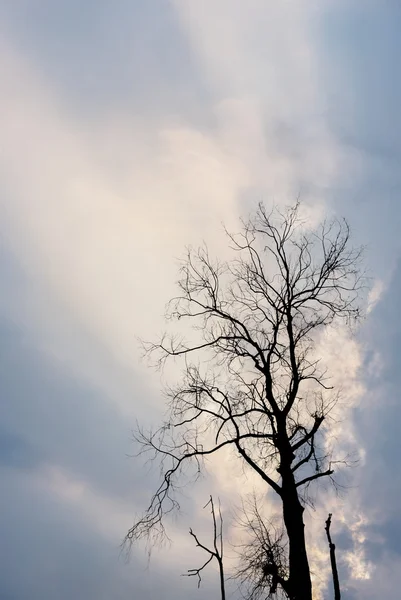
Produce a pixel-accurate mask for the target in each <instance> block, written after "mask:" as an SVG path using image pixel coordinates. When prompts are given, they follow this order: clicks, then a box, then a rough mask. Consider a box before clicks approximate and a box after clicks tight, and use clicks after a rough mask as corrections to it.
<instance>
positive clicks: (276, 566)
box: [126, 203, 363, 600]
mask: <svg viewBox="0 0 401 600" xmlns="http://www.w3.org/2000/svg"><path fill="white" fill-rule="evenodd" d="M349 234H350V232H349V227H348V225H347V223H346V222H345V221H340V220H332V221H330V222H323V223H322V224H321V225H320V226H319V228H318V229H316V230H313V231H311V230H310V229H308V228H307V227H306V226H305V223H302V222H301V219H300V205H299V203H297V204H296V205H295V207H293V208H291V209H289V210H287V211H286V212H284V213H282V212H280V211H279V210H278V209H275V210H273V211H272V212H271V213H268V212H266V209H265V207H264V206H263V205H260V206H259V209H258V211H257V213H256V215H255V216H254V218H252V219H251V220H250V221H248V222H243V223H242V232H241V233H240V234H238V235H232V234H227V235H228V239H229V243H230V246H231V248H232V250H233V253H234V256H233V258H232V260H231V261H229V262H224V263H222V262H219V261H213V260H211V258H210V257H209V254H208V251H207V249H206V248H205V247H203V248H201V249H199V250H198V251H193V250H188V253H187V256H186V259H185V260H184V261H183V263H182V266H181V276H180V280H179V282H178V287H179V295H178V296H177V297H176V298H174V299H173V300H171V302H170V303H169V305H168V318H169V319H171V320H173V321H174V320H175V321H181V320H187V321H189V322H190V323H191V322H193V325H194V326H193V327H192V333H193V336H194V339H193V341H192V342H188V341H186V340H185V339H183V338H180V337H177V336H171V337H168V336H164V337H163V339H162V340H161V342H160V343H157V344H153V343H151V344H145V350H146V352H147V353H149V354H150V355H151V356H153V357H154V358H155V359H156V364H158V365H159V366H162V365H163V364H164V362H165V361H166V360H167V359H168V358H169V357H182V358H183V361H184V374H183V376H182V379H181V381H179V383H178V385H177V387H175V388H171V389H169V390H168V391H167V396H168V407H169V413H168V416H167V419H166V421H165V422H164V424H163V425H162V426H161V427H160V428H159V429H157V430H156V431H150V432H146V431H143V430H139V432H138V434H137V439H138V441H139V442H140V444H141V447H142V452H150V453H151V456H153V458H156V459H160V461H161V465H162V476H161V483H160V485H159V487H158V489H157V490H156V492H155V494H154V495H153V497H152V498H151V501H150V504H149V506H148V508H147V510H146V512H145V513H144V515H143V517H142V518H141V519H139V520H138V521H137V522H136V523H135V524H134V525H133V527H132V528H131V529H130V531H129V532H128V534H127V536H126V542H128V543H129V542H132V541H134V540H138V539H141V538H147V539H148V540H150V541H151V542H157V541H159V540H160V539H161V538H162V537H163V536H164V535H165V530H164V517H165V515H166V514H167V513H170V512H171V511H174V510H176V509H179V501H178V498H177V493H176V492H177V489H178V487H182V486H183V485H185V483H189V482H192V481H194V480H196V479H197V477H198V476H199V474H200V473H201V468H202V463H203V461H204V459H205V458H206V457H208V456H210V455H212V454H215V453H217V452H219V450H220V449H222V448H227V447H229V448H231V449H232V451H233V453H234V454H236V455H237V457H238V460H239V461H240V462H242V464H243V465H244V466H245V467H246V468H249V469H251V470H253V471H254V472H255V473H256V474H257V475H258V476H259V477H260V478H261V479H262V480H263V482H265V484H266V487H267V488H270V489H271V490H273V491H274V492H275V493H276V494H277V496H278V497H279V499H280V502H281V504H282V521H283V532H284V533H283V535H284V534H285V536H284V537H285V548H286V560H285V561H284V562H278V559H280V561H281V559H282V558H283V554H282V553H280V552H278V546H277V540H276V539H275V537H274V535H271V534H270V533H269V532H268V530H267V529H266V531H265V533H264V534H263V535H264V539H265V542H266V551H264V559H263V560H262V557H261V562H260V565H259V566H260V569H259V578H260V580H259V584H260V585H259V587H257V589H258V590H259V592H258V593H260V594H262V593H265V592H267V593H268V594H270V595H274V594H276V595H277V594H279V593H281V594H283V593H284V594H285V595H286V596H287V597H289V598H291V599H292V600H312V584H311V577H310V568H309V562H308V555H307V548H306V542H305V523H304V503H305V501H306V494H307V490H308V488H309V486H310V485H311V484H312V483H313V482H315V481H317V480H321V479H323V478H326V479H327V478H332V475H333V472H334V468H335V462H333V460H332V456H331V453H330V452H328V451H327V447H326V445H324V444H323V441H324V430H325V424H326V423H327V417H328V415H329V414H330V412H331V410H332V409H333V407H334V405H335V404H336V402H337V400H338V393H335V392H334V391H333V390H332V388H331V387H330V385H329V380H328V378H327V374H326V371H325V370H324V369H323V368H322V367H321V364H320V361H319V357H318V356H316V349H317V343H318V336H319V334H320V333H321V331H322V330H324V328H326V327H328V326H334V325H335V324H336V323H338V322H341V321H345V322H346V323H350V322H352V321H353V320H354V319H357V318H358V317H359V314H360V309H359V303H358V299H359V291H360V289H361V287H362V285H363V278H362V276H361V274H360V270H359V265H360V258H361V249H354V248H350V247H349ZM200 353H201V354H202V357H203V360H202V362H201V361H200V360H197V359H196V357H197V356H199V354H200ZM191 357H194V358H193V359H192V358H191ZM269 540H270V541H269ZM256 542H257V538H256V541H255V543H256ZM269 548H270V550H269ZM283 565H285V568H284V566H283ZM254 567H255V565H253V566H252V568H254ZM242 575H243V576H244V577H246V573H245V572H243V573H242ZM253 575H255V573H253Z"/></svg>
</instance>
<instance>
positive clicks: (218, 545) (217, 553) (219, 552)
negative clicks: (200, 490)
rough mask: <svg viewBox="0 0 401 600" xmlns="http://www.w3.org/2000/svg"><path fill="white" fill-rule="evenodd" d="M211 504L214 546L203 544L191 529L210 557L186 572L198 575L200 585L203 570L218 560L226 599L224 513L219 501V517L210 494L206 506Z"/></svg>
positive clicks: (190, 575)
mask: <svg viewBox="0 0 401 600" xmlns="http://www.w3.org/2000/svg"><path fill="white" fill-rule="evenodd" d="M207 506H210V511H211V513H212V521H213V548H209V547H208V546H205V544H202V543H201V542H200V541H199V538H198V536H197V535H196V533H194V532H193V530H192V529H190V530H189V534H190V535H191V536H192V537H193V538H194V540H195V543H196V546H197V547H198V548H201V550H203V551H204V552H206V554H207V555H208V559H207V560H206V562H204V563H203V565H202V566H201V567H199V568H197V569H188V572H187V573H186V575H187V577H193V576H196V577H197V578H198V587H200V585H201V582H202V575H201V573H202V571H203V570H204V569H205V568H206V567H207V566H208V564H209V563H211V562H212V560H213V559H215V560H216V562H217V564H218V568H219V579H220V598H221V600H226V584H225V579H224V563H223V558H224V554H223V515H222V514H221V507H220V501H219V511H218V513H219V515H218V519H217V516H216V510H215V507H214V502H213V496H210V499H209V502H208V503H207V504H206V505H205V506H204V508H206V507H207Z"/></svg>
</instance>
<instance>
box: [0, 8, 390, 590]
mask: <svg viewBox="0 0 401 600" xmlns="http://www.w3.org/2000/svg"><path fill="white" fill-rule="evenodd" d="M245 4H246V6H245ZM0 17H1V18H0V22H1V25H0V34H1V37H0V75H1V77H0V81H1V86H2V90H1V94H0V127H1V131H2V138H1V145H0V225H1V230H0V232H1V236H0V250H1V254H0V275H1V280H2V283H3V285H2V293H1V295H0V356H1V360H0V372H1V378H0V381H1V384H2V385H1V387H2V390H1V391H2V393H1V405H0V470H1V479H2V493H1V495H0V536H1V539H2V544H1V550H0V557H1V561H0V565H1V566H0V597H1V598H4V599H7V600H8V599H10V600H25V599H28V598H29V599H30V600H35V599H36V598H38V599H39V598H40V599H41V600H53V598H59V599H60V600H64V599H69V598H71V597H74V598H76V599H77V600H80V599H82V600H83V599H85V600H86V599H87V598H92V597H96V598H99V599H103V598H104V599H106V598H107V599H109V598H117V599H120V598H121V600H125V599H127V598H132V597H134V598H138V600H145V599H148V598H149V599H150V598H154V597H166V598H170V597H171V598H178V599H179V598H186V599H188V598H201V597H206V596H207V594H210V593H212V592H211V590H212V589H213V587H208V586H213V573H211V574H210V578H209V579H208V581H207V582H206V584H205V585H206V587H205V588H204V589H203V590H202V589H201V591H198V590H197V589H196V585H194V582H193V581H189V580H187V579H183V578H180V576H179V575H180V573H181V572H183V571H185V570H186V568H189V567H191V566H193V563H194V561H195V562H196V560H197V558H196V554H195V553H194V551H193V548H192V547H191V542H190V540H189V539H188V537H187V536H186V533H185V532H186V529H187V526H188V524H192V525H194V524H195V523H194V520H196V519H198V518H199V511H200V510H201V507H202V505H203V504H204V502H203V497H202V498H201V497H200V496H202V494H203V495H204V496H205V501H206V500H207V497H208V493H209V488H208V485H207V484H206V483H204V484H202V485H201V487H200V490H199V496H198V497H196V498H194V500H193V501H191V500H188V502H187V507H186V511H185V514H184V515H183V518H182V521H181V522H177V523H173V524H172V525H171V528H172V533H173V534H174V537H175V539H176V543H175V544H174V545H173V546H172V548H170V549H169V551H164V552H163V551H160V552H157V553H156V554H155V556H154V558H153V560H152V562H151V564H150V566H149V567H148V566H147V559H146V553H145V552H144V549H143V548H138V549H135V550H134V552H133V555H132V557H131V561H130V563H129V564H128V565H127V564H126V563H125V561H124V560H123V559H122V558H121V557H120V556H119V544H120V541H121V539H122V537H123V536H124V534H125V532H126V530H127V528H128V527H129V526H130V524H131V522H132V519H133V518H134V515H135V514H136V512H137V511H140V510H141V508H143V506H144V504H145V502H146V499H147V497H148V495H149V493H150V491H151V489H152V485H153V484H154V481H155V476H156V474H154V473H148V471H147V470H146V469H145V468H143V467H142V466H141V465H140V464H139V463H138V462H137V461H134V460H133V459H130V458H128V455H130V454H132V452H133V444H132V439H131V430H132V429H133V427H134V426H135V422H136V419H138V420H140V421H142V422H145V423H152V422H156V421H157V419H158V417H159V416H160V414H161V412H162V410H163V405H162V400H161V398H160V394H159V388H160V379H159V376H158V375H157V374H156V373H154V372H153V371H149V370H147V369H146V367H145V365H144V364H143V363H142V362H141V361H140V352H139V348H138V344H137V337H138V336H139V337H146V338H149V337H150V338H152V337H155V336H157V334H158V333H159V332H160V331H161V330H162V329H163V309H164V304H165V301H167V300H168V298H169V297H170V296H171V295H172V294H173V293H174V285H173V284H174V281H175V279H176V259H177V257H179V256H180V255H181V254H182V251H183V248H184V246H185V245H186V244H190V243H194V244H196V243H198V242H199V241H201V240H202V239H205V240H207V241H208V243H209V245H210V246H211V248H212V250H213V251H215V252H217V253H219V254H221V255H224V252H225V245H224V239H223V236H222V233H221V226H220V223H221V221H223V220H224V221H225V222H226V223H227V225H228V226H231V227H234V228H235V224H236V223H237V220H238V217H239V216H241V215H243V214H246V213H247V212H248V211H249V210H250V209H252V207H253V206H255V203H256V202H257V201H259V200H264V201H265V202H266V203H267V204H269V203H272V202H273V200H274V201H275V202H276V203H278V204H281V203H288V202H291V201H292V200H293V199H294V198H295V197H296V196H297V195H298V194H299V193H300V194H301V197H302V198H303V199H304V201H305V205H306V206H307V210H308V215H309V218H310V220H311V222H314V221H317V220H319V219H320V218H321V216H322V215H324V214H336V215H340V216H345V217H346V218H347V219H348V220H349V222H350V224H351V227H352V230H353V232H354V236H355V239H356V241H357V242H360V243H363V244H366V245H367V252H366V261H367V265H368V267H369V268H370V275H371V277H372V286H373V292H372V295H371V298H370V300H371V306H370V311H369V314H368V316H367V318H366V320H365V322H364V323H363V326H362V328H361V330H360V331H359V332H358V335H357V336H356V337H354V338H348V337H344V338H341V339H334V340H333V339H331V340H330V339H329V340H328V346H327V348H326V350H325V351H326V352H327V356H328V357H329V359H330V360H331V363H332V366H333V369H334V371H336V369H337V372H338V373H337V377H338V378H339V381H340V382H341V383H342V384H343V385H345V386H346V387H347V389H348V390H349V396H350V409H349V417H348V422H349V425H348V426H347V428H346V432H345V433H344V432H343V433H344V436H345V437H346V436H348V437H347V440H348V441H349V440H351V441H352V443H353V444H354V445H355V446H356V447H357V449H358V452H359V453H360V456H361V461H360V465H359V467H358V468H357V469H355V470H354V471H353V473H352V484H353V485H352V487H351V488H350V490H349V491H348V493H347V494H346V495H344V497H341V498H333V497H332V496H330V495H327V494H326V495H325V494H323V496H322V498H323V500H322V502H323V507H322V510H326V508H332V507H333V503H334V507H335V510H333V512H335V514H337V515H338V522H337V525H336V527H337V529H336V530H334V531H335V532H336V534H337V537H338V547H339V550H340V553H341V556H342V567H341V569H342V574H343V580H344V583H345V585H346V590H345V593H344V597H345V599H346V600H351V599H352V600H355V599H362V598H364V600H366V599H368V600H369V599H370V598H371V599H372V600H373V599H374V598H379V597H384V598H386V597H389V598H390V597H394V595H395V594H396V593H397V590H398V589H399V587H400V585H401V580H400V573H401V569H400V566H401V542H400V539H401V537H400V532H401V518H400V512H399V502H398V498H399V495H400V491H401V477H400V474H399V473H400V470H399V468H398V459H397V457H398V456H399V454H400V452H401V442H400V436H399V426H400V423H401V402H400V398H399V389H400V381H399V378H400V372H401V368H400V367H401V365H400V353H399V348H400V343H401V326H400V323H399V299H400V297H401V263H400V256H401V244H400V241H399V226H400V223H401V200H400V196H401V175H400V169H399V165H400V162H401V141H400V140H401V119H400V116H399V106H400V105H401V78H400V77H399V72H398V71H399V67H398V62H399V57H400V56H401V38H400V36H399V31H400V30H401V8H400V4H399V2H397V1H396V0H394V1H392V0H386V1H383V0H380V1H379V0H376V1H375V0H364V1H357V0H348V1H345V0H324V1H323V2H314V1H312V0H297V1H295V0H294V1H293V2H292V1H290V0H288V1H287V2H283V3H277V2H273V1H270V0H268V1H266V0H249V1H248V2H246V3H243V2H242V1H241V0H202V2H198V1H197V0H169V1H168V0H147V1H146V2H138V1H131V2H128V1H125V0H121V1H120V2H111V1H101V0H98V1H96V2H95V1H92V0H88V1H87V2H84V3H82V2H76V1H75V0H73V1H70V2H66V1H65V0H35V1H32V0H15V1H14V2H0ZM330 344H331V345H330ZM340 344H341V351H340V350H339V346H340ZM345 434H346V435H345ZM344 439H345V438H344ZM215 469H216V470H215V477H214V479H212V481H211V483H210V486H212V488H213V489H217V484H216V481H217V480H218V479H219V478H220V482H221V490H220V491H221V494H222V497H223V499H224V498H230V497H232V495H233V494H235V491H236V488H238V485H239V483H238V480H237V479H236V478H235V477H233V476H232V473H231V475H227V471H229V467H228V466H227V464H226V463H222V464H220V465H216V466H215ZM322 514H323V513H322ZM308 518H309V519H310V520H311V523H312V529H313V528H314V529H313V530H314V531H315V529H316V531H318V530H319V527H320V521H319V519H320V513H317V514H315V515H313V514H310V515H309V516H308ZM201 523H203V524H205V522H204V521H202V520H201ZM206 523H207V521H206ZM312 554H313V556H314V558H315V561H316V565H317V567H316V568H317V570H320V571H319V572H320V573H321V577H320V580H319V583H318V584H317V588H316V589H317V592H318V593H322V594H324V593H326V592H325V573H326V571H325V568H326V566H325V563H324V560H325V559H326V558H327V557H325V556H321V555H320V554H319V548H316V549H315V550H314V552H313V553H312ZM319 561H320V562H319ZM322 561H323V562H322ZM233 597H234V598H235V597H236V596H235V593H234V595H233ZM322 597H328V596H327V593H326V595H325V596H324V595H323V596H322Z"/></svg>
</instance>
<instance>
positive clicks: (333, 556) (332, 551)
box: [325, 513, 341, 600]
mask: <svg viewBox="0 0 401 600" xmlns="http://www.w3.org/2000/svg"><path fill="white" fill-rule="evenodd" d="M331 517H332V514H331V513H330V514H329V516H328V518H327V521H326V525H325V530H326V536H327V541H328V543H329V549H330V564H331V574H332V577H333V585H334V600H341V590H340V579H339V577H338V569H337V560H336V545H335V544H334V542H333V540H332V539H331V533H330V526H331Z"/></svg>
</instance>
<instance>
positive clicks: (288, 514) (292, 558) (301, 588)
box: [280, 433, 312, 600]
mask: <svg viewBox="0 0 401 600" xmlns="http://www.w3.org/2000/svg"><path fill="white" fill-rule="evenodd" d="M280 455H281V461H280V474H281V480H282V503H283V518H284V524H285V528H286V531H287V536H288V543H289V580H288V583H289V593H290V598H291V600H312V582H311V578H310V568H309V562H308V555H307V552H306V543H305V524H304V519H303V513H304V508H303V506H302V504H301V502H300V500H299V497H298V490H297V487H296V485H295V478H294V473H293V472H292V470H291V463H292V460H293V458H294V457H293V453H292V449H291V445H290V442H289V440H288V437H287V435H286V433H285V434H284V435H282V444H280Z"/></svg>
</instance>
